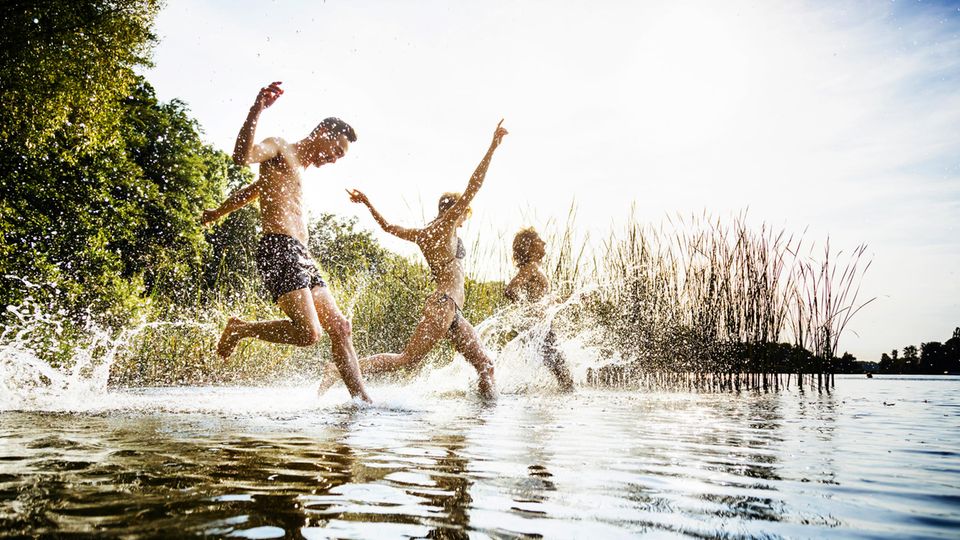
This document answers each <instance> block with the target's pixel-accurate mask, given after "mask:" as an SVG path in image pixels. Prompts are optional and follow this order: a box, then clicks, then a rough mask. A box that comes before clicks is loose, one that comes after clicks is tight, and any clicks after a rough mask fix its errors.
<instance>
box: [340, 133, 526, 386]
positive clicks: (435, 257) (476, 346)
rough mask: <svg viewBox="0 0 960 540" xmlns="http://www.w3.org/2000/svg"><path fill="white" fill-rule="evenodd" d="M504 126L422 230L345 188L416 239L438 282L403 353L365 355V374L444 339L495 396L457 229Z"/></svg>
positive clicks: (410, 359) (412, 357)
mask: <svg viewBox="0 0 960 540" xmlns="http://www.w3.org/2000/svg"><path fill="white" fill-rule="evenodd" d="M501 124H503V120H501V121H500V123H499V124H497V129H496V131H495V132H494V134H493V142H492V143H490V148H489V149H488V150H487V153H486V155H485V156H483V160H481V161H480V165H479V166H477V170H476V171H474V173H473V176H471V177H470V182H469V183H468V184H467V189H466V191H464V192H463V194H459V193H445V194H443V196H441V197H440V201H439V204H438V207H439V214H438V215H437V217H436V218H434V219H433V221H431V222H430V223H428V224H427V225H426V226H424V227H423V228H421V229H414V228H405V227H400V226H398V225H393V224H391V223H389V222H388V221H387V220H386V219H384V217H383V216H382V215H380V212H378V211H377V209H376V208H374V207H373V205H372V204H371V203H370V200H369V199H368V198H367V196H366V195H364V194H363V193H361V192H360V191H357V190H352V191H348V192H347V193H349V194H350V200H351V201H353V202H355V203H358V204H363V205H366V207H367V208H368V209H369V210H370V214H371V215H373V219H374V220H376V222H377V223H378V224H379V225H380V226H381V227H382V228H383V230H384V231H386V232H388V233H390V234H392V235H394V236H396V237H397V238H402V239H403V240H408V241H410V242H413V243H415V244H416V245H417V246H418V247H419V248H420V251H421V252H422V253H423V256H424V258H426V259H427V265H428V266H429V267H430V273H431V274H432V275H433V279H434V282H435V283H436V284H437V289H436V291H434V293H433V294H431V295H430V296H429V297H428V298H427V301H426V304H425V305H424V306H423V317H422V318H421V319H420V322H419V323H417V327H416V329H414V331H413V336H411V337H410V341H409V342H407V346H406V347H405V348H404V350H403V352H402V353H400V354H395V353H381V354H376V355H373V356H368V357H366V358H363V359H361V360H360V370H361V372H362V373H363V374H364V375H374V374H377V373H383V372H385V371H393V370H396V369H399V368H401V367H404V366H408V365H411V364H415V363H417V362H419V361H421V360H423V358H424V357H425V356H426V355H427V353H429V352H430V351H431V350H432V349H433V348H434V346H436V344H437V342H438V341H440V340H441V339H443V338H444V337H446V338H449V339H450V341H452V342H453V346H454V348H456V350H457V352H459V353H460V354H462V355H463V357H464V358H465V359H466V360H467V362H469V363H470V365H472V366H473V367H474V368H475V369H476V370H477V374H478V375H479V376H480V380H479V390H480V395H481V396H483V397H484V398H485V399H493V398H494V397H495V396H496V390H495V386H494V379H493V361H492V360H491V359H490V357H489V356H488V355H487V353H486V352H485V351H484V350H483V347H482V346H481V344H480V339H479V337H478V336H477V331H476V330H475V329H474V328H473V326H472V325H471V324H470V322H469V321H468V320H467V319H466V318H465V317H464V316H463V311H462V310H463V302H464V299H465V293H464V280H465V274H464V271H463V262H462V261H463V259H464V257H466V249H464V247H463V241H462V240H461V239H460V238H459V237H458V236H457V229H459V228H460V226H461V225H463V222H464V221H465V220H466V219H467V217H469V215H470V201H472V200H473V197H474V196H475V195H476V194H477V191H478V190H479V189H480V186H481V185H482V184H483V179H484V176H486V174H487V167H489V166H490V159H491V158H492V157H493V152H494V151H495V150H496V149H497V147H498V146H499V145H500V141H502V140H503V136H504V135H506V134H507V130H506V129H504V128H503V127H501ZM333 377H335V373H328V376H327V377H325V382H324V384H332V381H333V380H334V379H333Z"/></svg>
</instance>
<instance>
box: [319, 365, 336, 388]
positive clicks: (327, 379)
mask: <svg viewBox="0 0 960 540" xmlns="http://www.w3.org/2000/svg"><path fill="white" fill-rule="evenodd" d="M339 380H340V372H339V371H337V367H336V366H335V365H333V363H332V362H331V363H328V364H327V367H325V368H323V378H322V379H320V386H318V387H317V395H318V396H322V395H323V394H325V393H326V392H327V390H329V389H330V387H331V386H333V385H335V384H337V382H338V381H339Z"/></svg>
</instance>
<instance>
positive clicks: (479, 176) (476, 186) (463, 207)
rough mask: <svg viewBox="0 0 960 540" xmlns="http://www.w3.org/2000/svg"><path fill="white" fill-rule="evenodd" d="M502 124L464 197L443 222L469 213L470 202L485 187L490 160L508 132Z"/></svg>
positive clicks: (446, 214) (445, 215) (444, 216)
mask: <svg viewBox="0 0 960 540" xmlns="http://www.w3.org/2000/svg"><path fill="white" fill-rule="evenodd" d="M501 124H503V120H500V122H499V123H498V124H497V130H496V131H494V133H493V142H491V143H490V148H489V149H487V153H486V154H485V155H484V156H483V159H482V160H480V165H478V166H477V169H476V170H475V171H473V176H471V177H470V182H469V183H468V184H467V189H466V190H465V191H464V192H463V195H461V196H460V198H459V199H457V202H456V203H454V205H453V206H451V207H450V208H448V209H447V211H446V212H444V213H443V214H442V215H441V216H440V220H441V221H454V220H456V219H457V218H459V217H460V216H462V215H463V214H464V212H466V211H467V208H469V207H470V201H472V200H473V197H474V196H475V195H476V194H477V191H479V190H480V186H482V185H483V179H484V177H486V175H487V168H488V167H489V166H490V159H491V158H493V152H494V150H496V149H497V147H498V146H500V142H501V141H502V140H503V136H504V135H506V134H507V130H506V129H504V128H503V127H501Z"/></svg>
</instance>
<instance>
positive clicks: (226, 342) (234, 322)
mask: <svg viewBox="0 0 960 540" xmlns="http://www.w3.org/2000/svg"><path fill="white" fill-rule="evenodd" d="M244 324H246V323H245V322H243V321H242V320H240V319H238V318H236V317H230V319H229V320H228V321H227V326H225V327H224V328H223V333H222V334H220V341H219V342H218V343H217V356H219V357H220V358H222V359H224V360H226V359H227V358H230V355H231V354H233V349H235V348H236V347H237V343H240V333H239V332H240V329H241V328H243V325H244Z"/></svg>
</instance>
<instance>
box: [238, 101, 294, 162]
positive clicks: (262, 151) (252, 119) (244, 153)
mask: <svg viewBox="0 0 960 540" xmlns="http://www.w3.org/2000/svg"><path fill="white" fill-rule="evenodd" d="M281 94H283V89H281V88H280V83H279V82H274V83H271V84H270V86H265V87H263V88H261V89H260V92H259V93H258V94H257V99H256V100H255V101H254V102H253V106H252V107H250V112H249V113H248V114H247V119H246V121H244V122H243V127H241V128H240V133H238V134H237V142H236V144H235V145H234V146H233V161H234V163H236V164H237V165H250V164H252V163H261V162H263V161H266V160H268V159H270V158H272V157H274V156H276V155H277V153H278V152H279V151H280V145H279V143H278V142H277V141H276V140H275V139H267V140H265V141H263V142H262V143H260V144H254V143H253V141H254V136H255V134H256V131H257V122H258V121H259V120H260V113H262V112H263V110H264V109H266V108H267V107H269V106H271V105H273V103H274V102H275V101H277V98H279V97H280V95H281Z"/></svg>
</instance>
